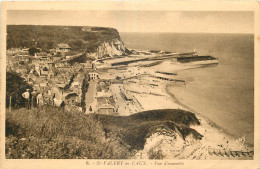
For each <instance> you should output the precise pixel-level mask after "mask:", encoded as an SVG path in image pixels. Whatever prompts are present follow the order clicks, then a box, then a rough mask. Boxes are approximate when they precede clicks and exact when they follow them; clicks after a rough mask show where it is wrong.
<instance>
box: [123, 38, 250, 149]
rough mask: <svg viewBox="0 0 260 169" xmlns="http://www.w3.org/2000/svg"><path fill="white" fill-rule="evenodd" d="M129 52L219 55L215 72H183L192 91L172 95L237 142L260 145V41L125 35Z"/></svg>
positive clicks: (182, 89)
mask: <svg viewBox="0 0 260 169" xmlns="http://www.w3.org/2000/svg"><path fill="white" fill-rule="evenodd" d="M120 36H121V38H122V40H123V41H124V43H125V45H126V46H127V47H128V48H135V49H155V50H167V51H175V52H191V51H193V49H196V51H197V52H198V54H200V55H206V54H213V56H215V57H217V58H218V60H219V64H218V65H217V66H215V67H207V68H199V69H190V70H185V71H181V72H178V77H180V78H182V79H184V80H186V86H185V87H180V88H174V87H173V89H172V90H171V92H172V93H173V94H174V95H175V96H176V97H177V99H179V100H180V102H183V103H184V104H185V105H187V106H189V107H191V108H192V109H193V110H195V111H197V112H199V113H201V114H202V115H203V116H205V117H207V118H208V119H210V120H211V121H212V122H214V123H215V124H216V125H218V126H220V127H221V128H223V129H224V130H225V131H226V132H227V133H229V134H231V135H233V136H234V137H236V138H239V137H243V136H245V137H246V142H247V143H249V144H253V141H254V35H253V34H186V33H120Z"/></svg>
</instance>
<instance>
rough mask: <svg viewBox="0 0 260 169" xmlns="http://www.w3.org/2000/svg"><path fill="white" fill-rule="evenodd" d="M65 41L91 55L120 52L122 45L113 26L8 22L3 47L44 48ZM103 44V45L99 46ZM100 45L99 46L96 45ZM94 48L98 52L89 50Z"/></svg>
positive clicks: (122, 52)
mask: <svg viewBox="0 0 260 169" xmlns="http://www.w3.org/2000/svg"><path fill="white" fill-rule="evenodd" d="M59 43H67V44H69V45H70V47H71V48H72V51H81V52H82V51H83V53H84V54H87V55H88V54H91V57H94V58H98V57H99V58H100V57H104V56H108V55H109V56H113V55H122V54H124V53H125V50H126V48H125V47H124V44H123V42H122V41H121V39H120V36H119V33H118V31H117V30H116V29H114V28H105V27H89V26H87V27H86V26H84V27H83V26H42V25H8V26H7V49H10V48H23V47H27V48H29V47H32V46H35V45H36V47H38V48H41V49H43V50H45V51H48V50H49V49H53V48H55V47H56V46H57V45H58V44H59ZM102 45H103V46H102ZM100 46H102V47H101V48H100V49H99V47H100ZM96 52H98V54H93V53H96Z"/></svg>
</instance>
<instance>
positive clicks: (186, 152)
mask: <svg viewBox="0 0 260 169" xmlns="http://www.w3.org/2000/svg"><path fill="white" fill-rule="evenodd" d="M143 64H144V63H142V62H140V63H139V62H138V63H135V64H134V65H130V66H128V67H127V68H126V69H125V70H118V69H110V70H109V71H108V72H103V74H102V73H101V78H102V77H109V76H113V75H117V76H120V77H122V78H123V79H122V84H111V86H110V92H111V93H114V97H115V98H116V102H118V105H119V115H123V116H128V115H131V114H133V113H137V112H141V111H147V110H156V109H183V110H187V111H190V112H193V113H195V115H196V117H197V118H198V119H199V120H200V122H201V125H200V126H192V128H194V129H195V130H196V131H198V132H199V133H200V134H202V135H203V139H202V140H200V141H194V140H193V139H190V140H191V141H183V140H182V139H180V138H177V139H173V138H171V137H167V136H162V135H156V134H155V135H153V136H151V137H149V138H148V139H147V141H146V145H145V148H144V149H143V150H142V151H139V152H138V153H137V154H136V158H137V159H146V158H149V157H148V156H147V154H148V152H151V151H160V152H162V153H163V155H164V158H165V159H252V152H253V145H252V144H250V142H248V141H247V137H246V136H244V135H240V136H239V137H236V136H235V135H234V134H232V133H229V132H228V131H227V130H225V129H224V127H223V126H222V125H221V123H219V121H214V120H215V119H217V118H215V119H214V118H213V119H212V117H211V118H209V117H210V116H208V114H209V113H208V112H213V113H212V114H214V113H215V106H218V107H220V108H222V107H223V106H222V105H221V103H219V105H216V104H217V102H216V103H214V104H215V105H214V106H213V105H210V104H202V103H208V100H207V99H208V98H205V97H204V96H203V95H201V94H200V92H201V91H197V92H194V93H193V92H192V89H190V88H189V83H190V81H192V79H193V78H196V77H190V78H191V79H190V78H185V76H179V74H181V72H185V71H188V70H193V71H194V70H197V69H200V70H201V71H207V69H212V68H213V69H214V66H216V65H215V64H216V61H201V62H197V63H189V64H181V63H178V62H173V61H171V60H170V61H169V60H166V61H163V62H162V63H160V64H157V65H155V66H148V67H140V66H142V65H143ZM147 64H150V63H147ZM158 72H171V73H172V74H168V75H165V74H161V73H158ZM173 73H176V74H173ZM160 77H164V78H165V79H167V78H169V79H176V80H183V79H184V80H185V81H184V82H183V81H169V80H165V79H164V78H163V79H162V78H160ZM119 91H122V92H123V93H127V95H128V96H131V98H133V101H132V102H131V103H126V102H125V101H124V100H122V98H121V96H120V94H119ZM197 105H198V106H197ZM198 107H199V109H198ZM205 110H206V111H205ZM207 113H208V114H207ZM215 115H216V116H218V114H215ZM231 120H233V119H231ZM234 124H235V123H234ZM224 126H225V125H224ZM176 148H177V149H179V150H178V151H176ZM230 151H234V152H236V151H238V152H244V153H249V152H251V154H250V155H249V154H247V155H241V156H240V155H235V153H234V156H233V155H231V153H230ZM219 152H222V153H220V154H218V153H219ZM225 154H227V155H225Z"/></svg>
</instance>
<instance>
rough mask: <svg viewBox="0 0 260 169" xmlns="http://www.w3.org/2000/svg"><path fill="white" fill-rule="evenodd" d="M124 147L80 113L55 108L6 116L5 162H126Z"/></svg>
mask: <svg viewBox="0 0 260 169" xmlns="http://www.w3.org/2000/svg"><path fill="white" fill-rule="evenodd" d="M130 156H131V153H130V151H129V149H128V147H127V146H124V145H122V144H120V142H119V141H117V140H116V139H111V138H110V139H106V138H105V134H104V132H103V129H102V126H101V124H100V123H99V122H97V121H96V120H94V119H93V118H91V117H87V116H85V115H84V114H83V113H80V112H67V111H64V110H62V109H59V108H56V107H41V108H37V109H33V110H26V109H20V110H19V111H18V110H16V111H13V112H7V113H6V158H7V159H10V158H11V159H20V158H24V159H27V158H34V159H37V158H52V159H53V158H54V159H66V158H70V159H72V158H74V159H75V158H91V159H126V158H129V157H130Z"/></svg>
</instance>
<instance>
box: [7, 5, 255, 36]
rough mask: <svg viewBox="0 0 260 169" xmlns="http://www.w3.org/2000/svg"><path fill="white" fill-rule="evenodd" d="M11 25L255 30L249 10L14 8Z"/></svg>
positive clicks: (126, 29) (9, 19)
mask: <svg viewBox="0 0 260 169" xmlns="http://www.w3.org/2000/svg"><path fill="white" fill-rule="evenodd" d="M7 24H12V25H20V24H22V25H73V26H104V27H113V28H116V29H117V30H118V31H119V32H180V33H253V32H254V13H253V12H247V11H234V12H232V11H229V12H224V11H219V12H218V11H216V12H215V11H182V12H175V11H174V12H172V11H78V10H73V11H72V10H71V11H68V10H10V11H8V13H7Z"/></svg>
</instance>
